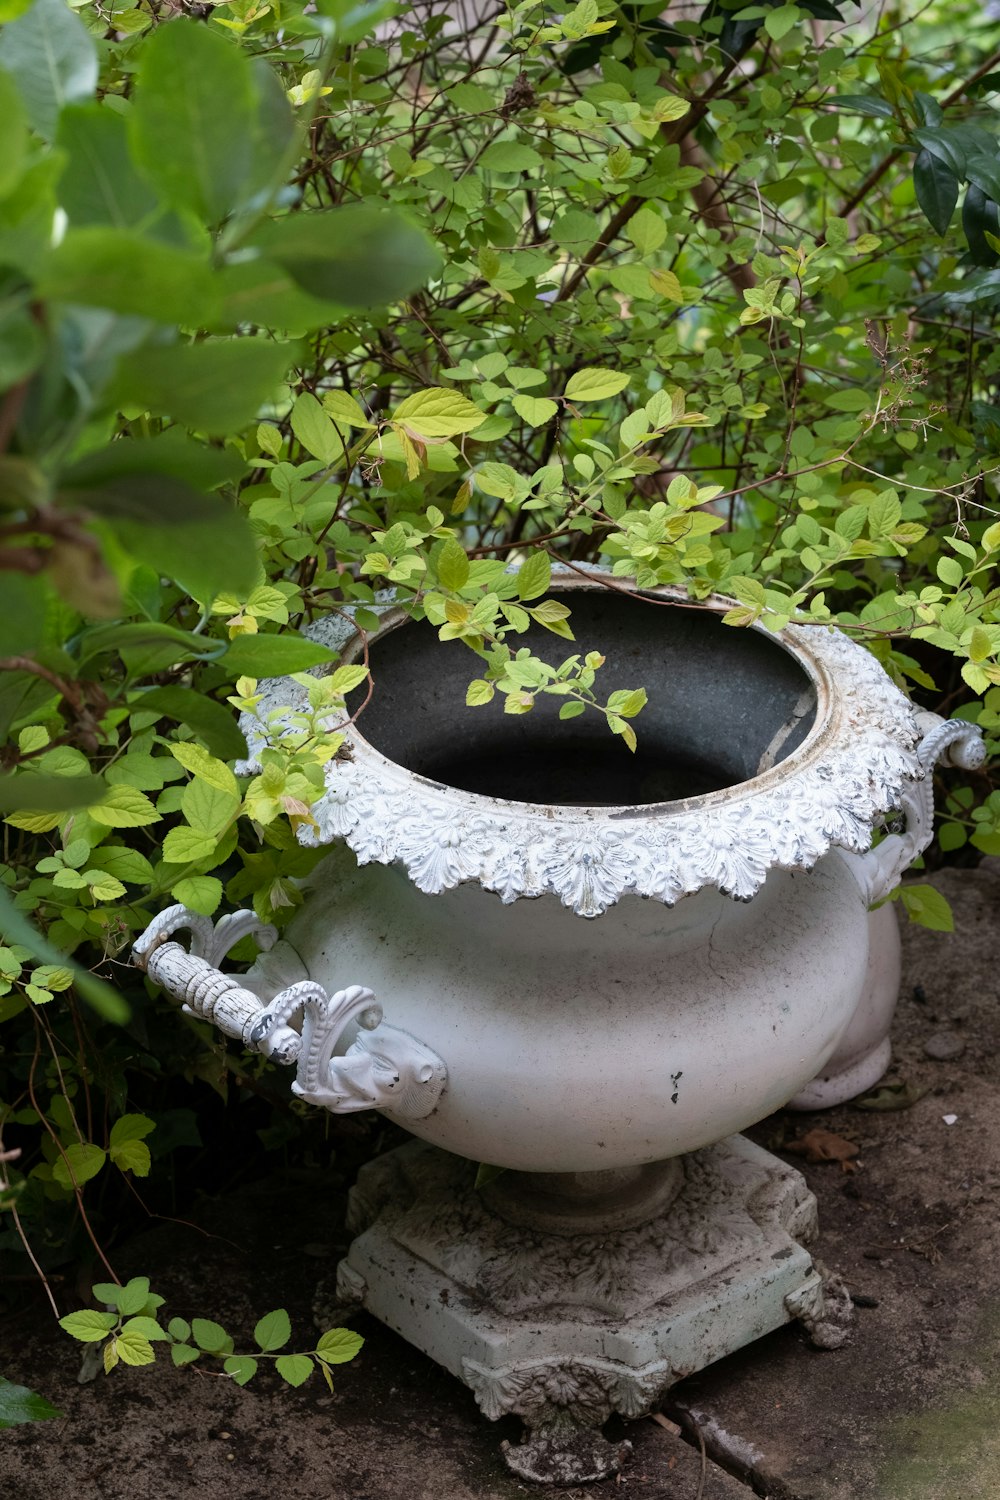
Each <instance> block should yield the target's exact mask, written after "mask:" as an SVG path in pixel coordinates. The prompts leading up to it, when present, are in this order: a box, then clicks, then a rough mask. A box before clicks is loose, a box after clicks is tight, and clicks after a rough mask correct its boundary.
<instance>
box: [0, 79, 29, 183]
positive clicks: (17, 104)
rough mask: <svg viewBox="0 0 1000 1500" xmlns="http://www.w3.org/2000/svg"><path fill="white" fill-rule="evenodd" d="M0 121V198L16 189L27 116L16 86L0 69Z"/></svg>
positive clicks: (23, 154)
mask: <svg viewBox="0 0 1000 1500" xmlns="http://www.w3.org/2000/svg"><path fill="white" fill-rule="evenodd" d="M0 120H2V121H3V156H2V158H0V198H4V197H6V195H7V194H8V193H9V192H10V191H11V190H12V189H13V188H14V187H16V186H17V183H18V182H19V181H20V178H21V174H22V172H23V170H24V166H25V162H26V160H27V156H28V117H27V114H26V113H25V108H24V104H23V103H22V101H21V95H20V94H19V92H18V89H17V85H16V84H15V82H14V80H13V78H12V77H11V76H10V74H9V73H7V72H6V71H4V70H3V69H2V68H0Z"/></svg>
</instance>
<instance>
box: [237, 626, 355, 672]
mask: <svg viewBox="0 0 1000 1500" xmlns="http://www.w3.org/2000/svg"><path fill="white" fill-rule="evenodd" d="M336 659H337V658H336V653H335V652H333V651H330V650H329V649H328V648H327V647H326V646H319V645H317V644H316V643H315V641H307V640H306V639H305V637H304V636H301V635H238V636H237V637H236V639H235V640H234V641H231V642H230V644H229V649H228V651H227V652H226V654H225V656H224V657H223V658H222V665H223V666H224V667H225V668H226V670H227V672H229V673H230V675H231V676H233V677H258V678H259V677H285V676H287V675H288V674H289V673H290V672H305V671H308V669H309V668H310V667H318V666H321V665H322V664H323V663H324V662H328V661H336Z"/></svg>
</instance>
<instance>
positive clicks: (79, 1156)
mask: <svg viewBox="0 0 1000 1500" xmlns="http://www.w3.org/2000/svg"><path fill="white" fill-rule="evenodd" d="M107 1159H108V1158H107V1153H106V1152H105V1151H103V1150H102V1148H101V1147H100V1146H95V1145H93V1143H92V1142H89V1141H87V1142H84V1143H83V1144H80V1143H79V1142H77V1143H74V1144H73V1145H72V1146H67V1147H66V1148H65V1155H63V1154H62V1153H60V1155H59V1156H57V1157H56V1159H55V1161H54V1162H53V1163H52V1176H53V1177H54V1178H55V1180H56V1182H58V1183H59V1184H60V1186H61V1187H64V1188H72V1187H73V1186H74V1183H75V1185H76V1186H77V1187H83V1184H84V1183H85V1182H89V1181H90V1179H91V1178H92V1177H96V1176H97V1174H98V1172H99V1171H100V1170H101V1168H102V1167H103V1166H104V1163H105V1162H106V1161H107Z"/></svg>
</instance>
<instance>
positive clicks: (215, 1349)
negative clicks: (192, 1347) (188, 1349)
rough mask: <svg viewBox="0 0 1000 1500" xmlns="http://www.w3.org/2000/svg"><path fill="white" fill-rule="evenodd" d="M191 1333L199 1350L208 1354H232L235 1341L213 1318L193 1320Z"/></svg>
mask: <svg viewBox="0 0 1000 1500" xmlns="http://www.w3.org/2000/svg"><path fill="white" fill-rule="evenodd" d="M191 1332H192V1334H193V1335H194V1341H195V1343H196V1344H197V1345H198V1348H199V1349H204V1351H205V1353H206V1354H232V1352H233V1341H232V1339H231V1338H230V1337H229V1334H228V1333H227V1332H226V1330H225V1329H224V1328H223V1327H222V1325H221V1324H220V1323H213V1322H212V1320H211V1318H192V1319H191Z"/></svg>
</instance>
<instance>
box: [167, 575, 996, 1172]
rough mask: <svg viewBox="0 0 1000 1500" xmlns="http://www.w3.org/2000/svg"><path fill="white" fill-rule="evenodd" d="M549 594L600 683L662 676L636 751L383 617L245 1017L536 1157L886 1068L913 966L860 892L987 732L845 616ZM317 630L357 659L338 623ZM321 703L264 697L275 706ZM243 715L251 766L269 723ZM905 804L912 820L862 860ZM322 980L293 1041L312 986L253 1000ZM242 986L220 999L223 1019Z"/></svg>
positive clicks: (323, 1064) (701, 1133)
mask: <svg viewBox="0 0 1000 1500" xmlns="http://www.w3.org/2000/svg"><path fill="white" fill-rule="evenodd" d="M559 587H560V589H561V590H562V592H563V596H564V597H565V598H567V599H568V600H569V601H570V604H571V608H572V611H573V615H572V621H573V625H574V629H575V631H576V635H577V649H579V650H581V651H583V650H587V649H592V648H596V647H600V648H601V649H602V650H604V651H605V652H606V653H607V655H608V665H607V666H606V667H605V668H604V669H603V671H602V682H601V686H602V689H603V690H604V691H610V690H613V689H615V688H617V687H622V686H625V687H634V686H638V685H640V684H643V685H645V686H647V688H648V689H649V692H650V703H649V706H648V707H647V708H646V709H645V710H644V711H643V713H642V715H641V717H640V718H639V719H638V720H637V729H638V732H639V736H640V748H639V752H638V754H637V755H636V756H634V757H633V756H631V755H630V753H629V751H628V750H627V748H626V747H625V746H624V744H623V743H622V741H621V740H619V739H614V738H612V737H611V736H610V735H609V734H608V731H607V729H606V727H605V725H604V723H603V720H602V719H601V717H600V715H598V714H596V713H595V714H592V715H588V716H587V717H586V719H577V720H575V721H573V724H572V725H569V724H565V723H559V722H557V720H556V713H557V709H558V706H559V704H558V701H556V700H552V699H544V698H539V700H538V702H537V704H536V707H535V709H534V710H533V711H532V713H531V714H528V715H524V716H509V715H504V714H503V712H502V710H501V706H500V704H499V702H496V703H494V704H492V705H490V706H489V707H488V708H487V709H480V710H477V711H475V712H472V711H469V710H467V709H465V708H464V706H463V704H462V700H463V698H464V686H465V682H466V680H467V678H468V676H469V671H470V658H468V656H467V655H466V654H465V653H463V652H462V651H461V650H460V649H458V648H456V647H447V648H443V647H442V646H441V645H440V644H439V642H438V641H437V638H436V633H435V632H434V630H433V629H432V628H431V627H430V626H429V625H428V624H426V623H423V624H415V623H413V622H412V621H409V620H408V619H407V618H406V617H405V616H404V615H403V614H402V613H401V612H398V611H394V610H392V609H391V608H389V609H387V610H385V612H384V613H383V617H382V621H381V626H380V629H379V631H378V632H377V633H376V634H375V635H373V636H371V637H369V639H368V642H367V647H368V651H369V657H370V662H371V668H372V677H373V681H374V694H373V697H372V701H371V703H370V705H369V706H368V707H367V708H366V710H365V712H364V713H363V714H362V715H361V717H360V720H359V722H358V723H356V724H353V725H351V726H350V728H349V730H348V740H349V745H350V759H342V758H341V759H338V760H336V761H334V762H332V763H331V767H330V771H329V778H328V790H327V793H326V796H325V797H324V798H323V800H322V801H321V803H320V804H319V805H318V807H317V808H316V809H315V811H316V814H317V818H318V825H319V826H318V828H317V829H315V830H313V831H311V832H310V831H306V832H305V833H304V835H303V836H304V837H305V838H306V839H313V840H318V841H322V842H333V841H336V840H343V841H344V842H345V843H346V844H347V845H348V846H349V849H344V848H342V849H341V850H340V851H339V852H337V853H336V854H334V855H332V856H331V857H330V858H329V859H328V860H327V861H326V862H324V863H323V864H322V865H321V866H320V867H319V869H318V871H317V872H316V874H315V876H314V878H313V880H312V882H311V887H310V892H309V894H308V896H307V899H306V901H305V904H304V906H303V909H302V911H301V913H300V915H299V916H298V917H297V918H296V920H295V921H294V923H293V924H292V926H291V928H290V929H289V933H288V940H289V943H290V944H291V948H292V949H294V950H295V952H296V953H297V955H298V960H295V959H294V958H290V955H289V950H288V948H287V946H285V947H283V948H282V949H281V950H279V953H278V954H276V955H275V956H274V958H272V961H271V963H270V965H269V973H270V975H271V979H270V981H267V980H266V978H264V977H261V978H260V979H259V980H258V981H256V982H254V981H251V983H250V988H251V989H256V990H257V995H258V997H257V998H256V999H254V998H252V997H249V996H247V998H245V999H244V1000H243V1001H242V1002H240V1003H241V1004H242V1006H243V1009H242V1010H240V1008H239V1005H237V1007H236V1009H237V1011H238V1015H237V1016H236V1021H235V1022H234V1025H235V1034H238V1035H239V1036H240V1037H241V1039H242V1040H244V1041H248V1040H251V1041H254V1042H255V1043H256V1044H258V1045H261V1046H262V1047H263V1048H264V1050H271V1049H273V1048H275V1047H277V1048H278V1050H279V1052H280V1053H281V1054H282V1055H283V1056H286V1057H291V1056H292V1055H293V1054H295V1053H296V1052H301V1053H302V1059H301V1060H300V1077H299V1084H298V1087H299V1092H300V1093H302V1094H303V1096H304V1097H307V1098H308V1097H313V1098H315V1100H316V1102H318V1103H322V1104H325V1105H326V1106H327V1107H329V1108H335V1109H338V1108H339V1109H346V1108H360V1107H364V1106H366V1105H367V1106H369V1107H370V1106H377V1107H381V1108H384V1109H385V1110H386V1112H387V1113H388V1114H390V1115H392V1116H394V1117H396V1118H399V1119H400V1120H401V1121H403V1122H404V1123H406V1124H407V1125H408V1127H409V1128H410V1129H411V1130H413V1132H414V1133H415V1134H417V1135H420V1136H422V1137H423V1138H424V1139H426V1140H428V1141H430V1142H432V1143H434V1144H436V1145H439V1146H442V1147H444V1148H446V1149H447V1150H449V1151H452V1152H456V1153H459V1154H461V1155H464V1156H468V1157H472V1158H474V1159H477V1160H480V1161H485V1162H490V1163H495V1164H496V1165H498V1166H503V1167H508V1168H517V1169H520V1170H523V1171H536V1172H576V1171H597V1170H601V1169H604V1168H608V1167H626V1166H637V1165H640V1164H642V1163H646V1162H652V1161H657V1160H662V1159H664V1158H666V1157H671V1156H676V1155H679V1154H681V1153H684V1152H687V1151H691V1150H693V1149H696V1148H698V1147H700V1146H704V1145H707V1144H709V1143H711V1142H713V1141H717V1140H720V1139H721V1138H723V1137H724V1136H727V1135H729V1134H731V1133H732V1132H734V1131H738V1130H740V1129H742V1128H744V1127H745V1126H747V1125H749V1124H751V1123H753V1122H754V1121H756V1120H758V1119H760V1118H762V1117H763V1116H764V1115H766V1114H767V1113H769V1112H770V1111H771V1110H773V1109H775V1108H777V1107H779V1106H780V1105H782V1104H784V1103H785V1102H786V1101H788V1100H789V1099H791V1098H793V1096H796V1095H797V1096H799V1100H798V1102H800V1103H802V1102H804V1103H805V1104H807V1105H808V1104H809V1103H810V1102H815V1103H829V1102H831V1099H832V1096H833V1095H835V1094H836V1093H837V1090H838V1088H840V1090H841V1096H843V1082H844V1079H845V1078H846V1079H847V1080H848V1082H849V1084H850V1086H851V1087H852V1088H855V1086H856V1085H858V1086H861V1087H863V1086H865V1085H866V1083H867V1082H869V1081H874V1077H870V1076H869V1075H872V1074H873V1071H874V1076H877V1075H878V1072H879V1071H881V1069H882V1068H883V1067H884V1065H885V1062H886V1061H887V1043H886V1040H885V1034H886V1031H887V1028H888V1017H889V1015H890V1014H891V1007H892V1002H893V999H894V996H893V993H892V992H893V990H894V985H895V978H894V975H895V971H894V965H895V964H896V963H897V962H898V954H897V946H896V945H895V941H894V932H893V931H892V929H891V928H890V927H889V925H888V922H887V921H886V920H885V918H884V917H881V918H880V917H876V919H875V920H870V919H869V914H868V908H869V906H870V905H871V903H872V902H873V900H877V899H880V898H881V897H883V896H885V895H886V894H887V893H888V891H889V889H890V888H891V886H892V885H893V884H894V883H895V881H896V880H897V879H898V875H899V874H900V873H901V871H902V869H903V868H905V866H906V864H908V863H909V862H910V861H911V860H912V858H913V857H915V855H916V854H917V853H918V852H919V849H920V848H921V847H922V846H923V844H924V843H926V841H927V839H928V838H929V836H930V816H931V810H930V767H931V766H932V764H933V758H934V756H935V755H939V754H942V753H943V754H946V755H951V756H953V757H957V758H960V759H961V760H962V761H963V763H964V764H971V763H973V762H975V761H976V759H977V758H978V757H980V756H981V740H980V737H979V736H978V733H977V731H976V730H975V729H974V728H972V727H971V726H969V725H968V724H965V723H964V722H954V723H950V724H944V723H943V722H942V721H940V720H936V719H934V717H933V716H923V720H924V721H923V722H918V716H917V715H916V714H915V712H914V710H913V708H912V707H911V705H910V704H909V703H908V701H907V700H906V699H905V698H904V697H903V695H902V694H901V693H900V692H898V690H897V689H896V688H895V687H894V686H893V684H892V683H891V682H890V681H889V679H888V678H887V677H886V675H885V674H884V673H883V671H882V670H881V668H880V667H879V666H878V664H877V663H876V662H875V660H874V659H873V658H872V657H871V656H870V655H869V653H868V652H866V651H865V650H864V649H863V648H862V647H860V646H858V645H855V644H854V643H853V642H851V641H849V640H848V639H846V638H845V637H844V636H842V635H840V634H838V633H836V632H834V631H832V630H829V629H826V628H823V627H790V628H789V629H787V630H785V631H784V632H782V634H781V635H780V636H778V637H776V636H773V635H770V634H768V633H767V632H766V631H764V630H762V629H750V630H734V629H732V628H730V627H727V626H724V625H723V624H722V623H721V620H720V618H719V615H720V612H721V610H722V609H724V608H725V607H726V603H725V601H709V602H708V603H707V604H705V605H701V606H692V605H691V604H690V603H689V602H688V601H687V600H686V599H684V598H683V596H680V595H678V594H676V593H672V592H671V591H670V590H662V591H659V593H658V594H656V595H655V596H651V597H647V598H645V599H639V600H637V599H634V598H632V597H630V596H628V595H625V594H624V593H623V592H621V591H620V590H619V589H617V588H615V587H614V586H613V584H612V582H611V580H609V579H607V578H606V577H602V576H598V577H592V578H588V579H584V580H581V579H579V578H576V577H574V578H572V579H567V578H563V579H562V580H561V581H560V584H559ZM312 633H313V634H314V635H316V636H318V637H319V638H320V639H324V640H326V641H327V642H329V643H331V644H335V645H337V646H338V647H340V648H342V650H343V653H344V655H345V657H346V658H347V659H351V658H352V657H357V656H358V655H359V654H360V651H361V649H362V647H361V641H360V639H359V638H358V637H356V636H352V630H351V625H350V622H349V621H347V622H345V620H344V619H343V617H342V616H337V617H334V618H332V619H330V620H328V621H326V622H322V623H321V624H320V625H319V626H318V627H313V631H312ZM539 635H540V636H541V639H540V640H533V642H532V644H534V645H535V648H536V649H538V650H545V651H546V652H548V653H549V654H551V647H552V641H553V638H552V637H550V636H546V635H545V634H544V633H543V632H539ZM303 698H304V693H303V690H302V689H301V688H300V687H299V686H298V685H297V684H295V683H292V682H280V683H273V684H270V685H268V689H267V695H266V697H265V703H264V707H263V709H262V710H261V714H262V715H263V714H264V713H265V712H266V711H270V710H273V709H274V708H287V709H290V710H292V709H294V708H295V707H296V704H297V702H299V701H301V700H302V699H303ZM244 728H245V729H247V730H248V737H249V740H250V743H251V751H252V753H255V752H256V749H257V748H258V747H259V745H260V743H261V737H260V723H259V722H258V723H256V724H255V723H254V722H253V721H246V720H245V721H244ZM922 735H923V738H921V736H922ZM901 806H905V807H906V809H907V817H908V826H907V831H906V832H905V833H904V834H903V835H891V836H889V837H888V838H887V839H885V840H884V841H883V843H882V844H881V845H880V846H879V848H878V849H877V850H875V851H874V852H869V844H870V842H871V834H872V829H873V827H875V826H877V824H878V822H879V820H880V819H881V818H882V816H883V815H884V814H886V813H888V812H889V811H890V810H892V809H894V808H899V807H901ZM350 851H353V853H352V852H350ZM358 862H360V863H361V865H362V866H363V868H362V869H360V870H359V869H358V868H357V866H358ZM529 898H530V899H529ZM581 917H584V918H592V919H595V920H591V921H581V920H580V918H581ZM170 920H174V921H177V920H179V919H178V918H177V916H176V913H175V916H174V918H172V919H170ZM889 921H891V918H890V919H889ZM241 930H242V929H241ZM164 932H165V929H164V927H163V925H162V924H161V927H160V929H159V931H158V936H157V940H162V938H163V936H164ZM144 941H145V940H144ZM150 941H152V940H150ZM208 941H209V939H208V938H207V937H205V939H204V942H205V943H207V942H208ZM171 946H172V947H175V948H176V945H171ZM141 951H142V945H141V944H140V953H141ZM177 951H178V952H179V951H180V950H179V949H178V950H177ZM281 952H283V953H284V954H285V966H284V968H283V967H282V965H281V962H280V961H278V960H279V957H280V953H281ZM167 957H168V956H167V955H165V954H163V953H161V954H160V955H159V957H158V959H157V964H158V967H159V970H160V971H161V975H162V974H163V971H164V964H165V962H166V960H167ZM186 961H187V962H188V963H189V964H190V962H191V960H190V958H188V959H187V960H186ZM289 963H290V964H291V966H290V967H289ZM166 967H167V968H169V962H167V963H166ZM306 976H308V980H309V982H310V984H311V990H310V992H309V993H310V995H311V997H312V998H311V999H310V1002H309V1006H307V1007H306V1012H305V1014H306V1020H307V1025H306V1044H305V1045H300V1044H299V1042H298V1038H297V1035H296V1034H295V1032H294V1030H292V1029H290V1023H291V1022H293V1021H294V1019H295V1015H296V1013H297V1012H301V1011H302V1009H303V1003H304V999H303V997H304V995H305V992H304V991H301V992H300V991H298V990H296V991H295V993H294V994H292V995H291V998H285V999H283V1000H282V1001H281V1003H280V1004H279V1005H277V1009H275V1008H274V1005H273V1004H272V1006H271V1009H270V1010H269V1011H268V1012H267V1015H266V1017H264V1019H263V1020H262V1011H261V999H260V997H261V996H263V998H264V999H265V1000H266V1001H268V1002H271V1001H272V1000H273V997H274V996H275V994H276V992H278V991H281V990H285V991H287V990H288V984H289V983H290V982H291V981H292V980H293V979H304V978H305V977H306ZM220 979H221V976H220ZM185 982H186V981H185ZM227 983H228V988H229V990H232V989H233V988H235V987H236V981H235V980H230V981H228V982H227ZM345 983H346V984H349V985H350V986H351V988H350V990H349V991H341V992H340V993H341V995H342V996H343V995H347V996H348V998H347V999H346V1000H345V999H341V1000H340V1001H339V1002H338V1003H337V1004H332V1002H330V1001H329V1000H328V997H329V996H330V995H331V994H333V993H334V992H336V991H338V989H339V987H340V986H342V985H344V984H345ZM168 988H173V989H174V991H175V992H176V991H177V990H178V981H177V980H175V981H174V982H173V983H172V984H168ZM216 988H217V986H216ZM209 989H210V990H211V989H212V986H211V985H210V986H209ZM372 992H374V995H377V997H378V1006H381V1007H384V1011H385V1018H386V1019H385V1021H381V1012H380V1010H379V1009H378V1006H376V1004H375V1001H374V997H373V993H372ZM213 993H214V991H213ZM220 993H221V992H220ZM242 993H243V994H244V995H245V996H246V995H247V992H246V990H244V991H242ZM289 993H290V992H289ZM233 1003H234V1002H233V1001H232V1000H231V999H230V1000H228V1001H226V1002H225V1004H223V1005H222V1009H221V1010H219V1006H218V1004H217V1003H216V1001H214V1000H213V1002H212V1004H213V1013H214V1014H215V1017H216V1019H224V1011H225V1007H226V1005H231V1004H233ZM324 1006H325V1009H324V1008H323V1007H324ZM317 1007H319V1008H317ZM310 1017H311V1019H310ZM229 1029H230V1030H232V1029H233V1027H232V1026H230V1028H229ZM415 1044H419V1045H416V1046H415ZM345 1053H346V1057H343V1056H341V1055H342V1054H345ZM335 1054H337V1055H335ZM831 1058H832V1059H833V1062H832V1064H830V1066H829V1067H827V1065H828V1063H830V1060H831ZM307 1059H308V1061H307ZM824 1068H827V1076H826V1077H825V1079H822V1078H821V1080H820V1084H819V1093H818V1094H817V1092H816V1086H813V1085H812V1084H811V1081H812V1080H814V1079H816V1078H817V1075H823V1070H824ZM307 1074H308V1076H306V1075H307ZM831 1078H832V1079H833V1080H834V1082H833V1083H832V1084H831V1081H830V1080H831ZM838 1080H839V1082H838ZM859 1080H861V1082H860V1085H859V1084H858V1081H859ZM824 1089H825V1092H824ZM394 1091H395V1092H394Z"/></svg>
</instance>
